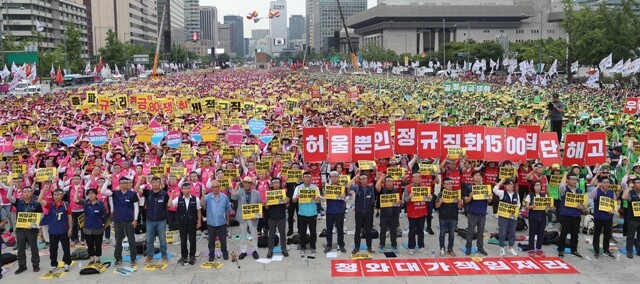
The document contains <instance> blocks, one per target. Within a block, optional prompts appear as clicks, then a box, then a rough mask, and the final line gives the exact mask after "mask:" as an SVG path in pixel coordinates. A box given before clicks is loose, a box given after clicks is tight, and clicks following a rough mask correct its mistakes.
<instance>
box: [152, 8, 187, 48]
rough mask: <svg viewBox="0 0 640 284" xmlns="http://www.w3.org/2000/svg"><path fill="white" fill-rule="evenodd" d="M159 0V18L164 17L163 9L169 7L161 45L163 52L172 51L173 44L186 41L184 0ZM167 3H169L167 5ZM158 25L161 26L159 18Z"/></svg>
mask: <svg viewBox="0 0 640 284" xmlns="http://www.w3.org/2000/svg"><path fill="white" fill-rule="evenodd" d="M157 1H158V18H160V19H162V14H163V10H164V9H165V8H167V13H166V15H165V16H164V25H163V27H162V35H161V39H160V46H161V47H162V52H171V46H172V45H173V44H178V45H183V44H184V43H185V41H186V39H185V37H184V34H185V23H184V0H157ZM167 3H168V4H169V5H167ZM158 27H160V20H158Z"/></svg>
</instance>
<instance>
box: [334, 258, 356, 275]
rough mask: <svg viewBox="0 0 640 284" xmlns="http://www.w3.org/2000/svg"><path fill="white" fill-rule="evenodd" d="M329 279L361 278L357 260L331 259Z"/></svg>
mask: <svg viewBox="0 0 640 284" xmlns="http://www.w3.org/2000/svg"><path fill="white" fill-rule="evenodd" d="M331 277H362V267H361V266H360V261H359V260H348V259H332V260H331Z"/></svg>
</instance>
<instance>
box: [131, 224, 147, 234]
mask: <svg viewBox="0 0 640 284" xmlns="http://www.w3.org/2000/svg"><path fill="white" fill-rule="evenodd" d="M146 232H147V225H145V224H138V225H137V226H136V228H135V229H134V231H133V233H134V234H136V235H140V234H144V233H146Z"/></svg>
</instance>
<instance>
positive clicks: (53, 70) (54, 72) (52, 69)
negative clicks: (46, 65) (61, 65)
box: [49, 63, 56, 79]
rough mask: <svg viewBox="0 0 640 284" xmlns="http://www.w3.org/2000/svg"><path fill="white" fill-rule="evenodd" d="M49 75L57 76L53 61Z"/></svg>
mask: <svg viewBox="0 0 640 284" xmlns="http://www.w3.org/2000/svg"><path fill="white" fill-rule="evenodd" d="M49 75H51V79H53V78H55V77H56V69H55V68H53V63H51V71H49Z"/></svg>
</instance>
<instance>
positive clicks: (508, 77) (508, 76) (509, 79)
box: [505, 61, 511, 85]
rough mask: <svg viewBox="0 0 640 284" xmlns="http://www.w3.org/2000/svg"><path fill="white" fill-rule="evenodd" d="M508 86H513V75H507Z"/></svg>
mask: <svg viewBox="0 0 640 284" xmlns="http://www.w3.org/2000/svg"><path fill="white" fill-rule="evenodd" d="M505 62H506V61H505ZM507 84H509V85H511V73H509V75H507Z"/></svg>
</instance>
